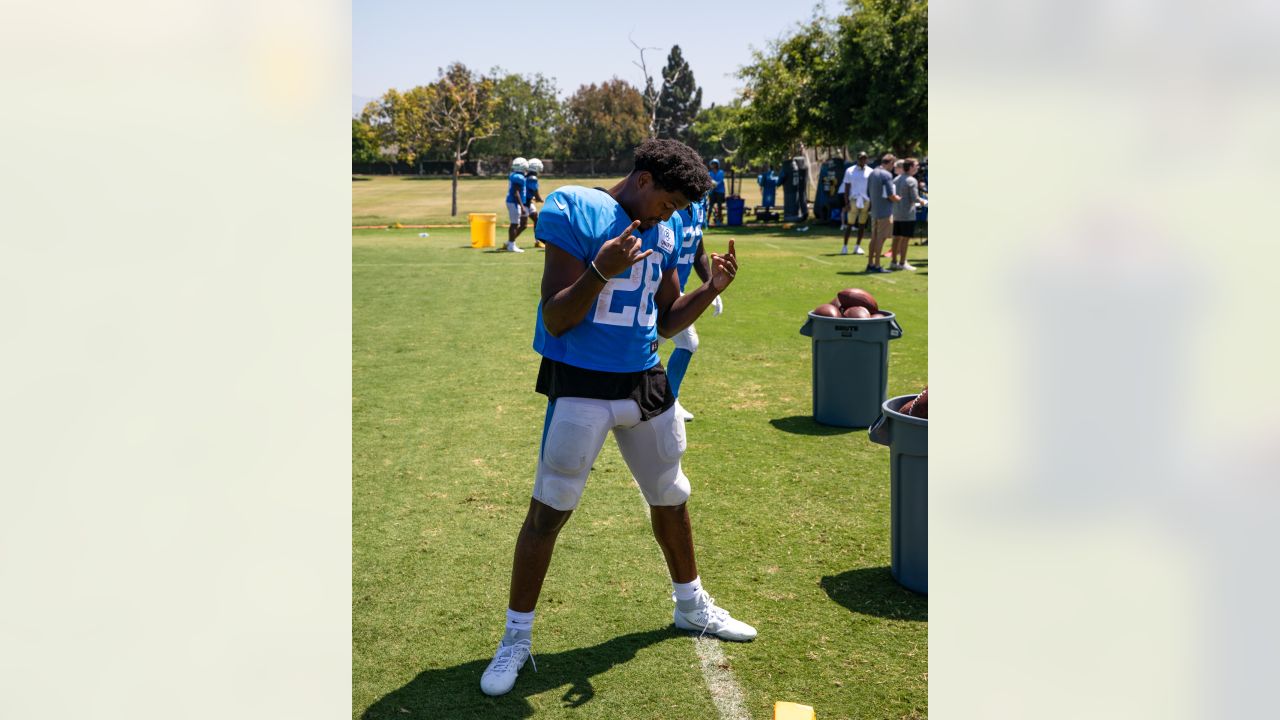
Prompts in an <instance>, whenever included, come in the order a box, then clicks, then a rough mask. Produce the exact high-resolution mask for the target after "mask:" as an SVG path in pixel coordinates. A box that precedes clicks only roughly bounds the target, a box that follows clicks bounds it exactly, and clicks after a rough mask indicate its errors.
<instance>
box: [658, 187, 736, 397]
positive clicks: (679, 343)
mask: <svg viewBox="0 0 1280 720" xmlns="http://www.w3.org/2000/svg"><path fill="white" fill-rule="evenodd" d="M706 208H707V206H706V199H705V198H702V199H699V200H696V201H694V202H691V203H689V207H687V208H685V209H683V210H680V211H679V214H680V220H681V222H682V223H683V225H684V241H683V243H682V244H681V245H680V256H679V258H678V259H677V260H676V275H677V277H678V278H679V280H680V292H681V293H683V292H684V286H685V284H686V283H687V282H688V281H689V272H690V270H696V271H697V273H698V277H699V278H700V279H701V280H702V282H703V283H704V284H705V283H706V282H707V279H708V278H710V277H711V265H710V263H708V262H707V254H706V251H705V249H704V248H703V246H702V218H703V216H704V215H705V214H706V212H707V210H706ZM711 307H712V308H714V309H715V311H714V313H713V315H712V317H715V316H716V315H719V314H720V313H722V312H724V300H722V299H721V298H720V296H719V295H717V296H716V299H715V300H713V301H711ZM671 340H672V342H674V343H675V344H676V349H675V350H672V351H671V357H670V358H669V359H668V360H667V381H668V383H670V385H671V394H672V395H675V396H676V414H677V415H679V416H680V419H682V420H684V421H686V422H688V421H690V420H692V419H693V413H691V412H689V411H688V410H686V409H685V408H684V405H682V404H681V403H680V384H681V383H682V382H683V381H684V374H685V372H686V371H687V370H688V369H689V361H690V360H692V359H693V354H694V353H695V352H697V351H698V331H697V330H696V329H695V328H694V326H692V325H690V326H689V327H687V328H685V329H684V330H681V331H680V332H679V333H677V334H676V336H675V337H673V338H671Z"/></svg>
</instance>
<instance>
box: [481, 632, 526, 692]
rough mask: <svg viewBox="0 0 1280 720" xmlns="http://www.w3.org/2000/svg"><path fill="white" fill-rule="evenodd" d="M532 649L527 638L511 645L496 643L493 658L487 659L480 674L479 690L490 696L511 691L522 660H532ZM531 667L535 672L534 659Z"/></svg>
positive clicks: (521, 665) (522, 663)
mask: <svg viewBox="0 0 1280 720" xmlns="http://www.w3.org/2000/svg"><path fill="white" fill-rule="evenodd" d="M532 650H533V643H532V642H531V641H529V640H517V641H516V642H515V643H514V644H511V645H504V644H502V643H498V651H497V652H495V653H494V654H493V660H491V661H489V667H487V668H485V670H484V675H481V676H480V690H481V691H483V692H484V694H485V695H492V696H497V695H506V694H507V693H509V692H511V688H513V687H515V684H516V676H517V675H519V674H520V668H522V667H524V662H525V661H526V660H533V655H532V654H531V653H532ZM533 669H534V671H535V672H536V671H537V670H538V663H537V661H534V663H533Z"/></svg>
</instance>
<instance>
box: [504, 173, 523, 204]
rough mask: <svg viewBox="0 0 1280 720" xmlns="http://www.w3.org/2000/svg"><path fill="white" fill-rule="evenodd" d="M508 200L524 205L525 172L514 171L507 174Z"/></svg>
mask: <svg viewBox="0 0 1280 720" xmlns="http://www.w3.org/2000/svg"><path fill="white" fill-rule="evenodd" d="M507 181H508V182H507V202H509V203H515V204H517V205H524V204H525V201H524V185H525V177H524V173H518V172H513V173H511V174H510V175H508V176H507Z"/></svg>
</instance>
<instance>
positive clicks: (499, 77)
mask: <svg viewBox="0 0 1280 720" xmlns="http://www.w3.org/2000/svg"><path fill="white" fill-rule="evenodd" d="M490 76H491V77H492V78H493V79H494V93H495V94H496V95H497V98H498V103H497V109H496V111H495V112H496V113H497V117H498V119H499V121H500V122H499V125H498V129H497V132H496V133H495V134H494V135H493V136H492V137H489V138H486V139H484V140H479V141H477V142H476V145H475V154H476V155H477V156H483V157H493V156H500V157H515V156H517V155H525V156H541V157H546V156H548V155H552V154H554V150H553V143H554V141H555V136H556V133H557V132H559V130H560V127H561V125H563V123H564V107H563V106H562V105H561V103H560V99H559V97H558V95H559V92H558V91H557V89H556V84H555V80H554V79H553V78H547V77H544V76H543V75H542V74H540V73H535V74H533V75H527V76H526V75H514V74H506V73H504V72H503V71H502V70H500V69H498V68H494V69H493V70H491V71H490Z"/></svg>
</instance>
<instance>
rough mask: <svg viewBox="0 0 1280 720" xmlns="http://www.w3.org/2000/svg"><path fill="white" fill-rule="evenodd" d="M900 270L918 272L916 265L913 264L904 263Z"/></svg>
mask: <svg viewBox="0 0 1280 720" xmlns="http://www.w3.org/2000/svg"><path fill="white" fill-rule="evenodd" d="M899 269H901V270H910V271H911V272H915V271H916V266H915V265H912V264H911V263H902V265H900V266H899Z"/></svg>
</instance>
